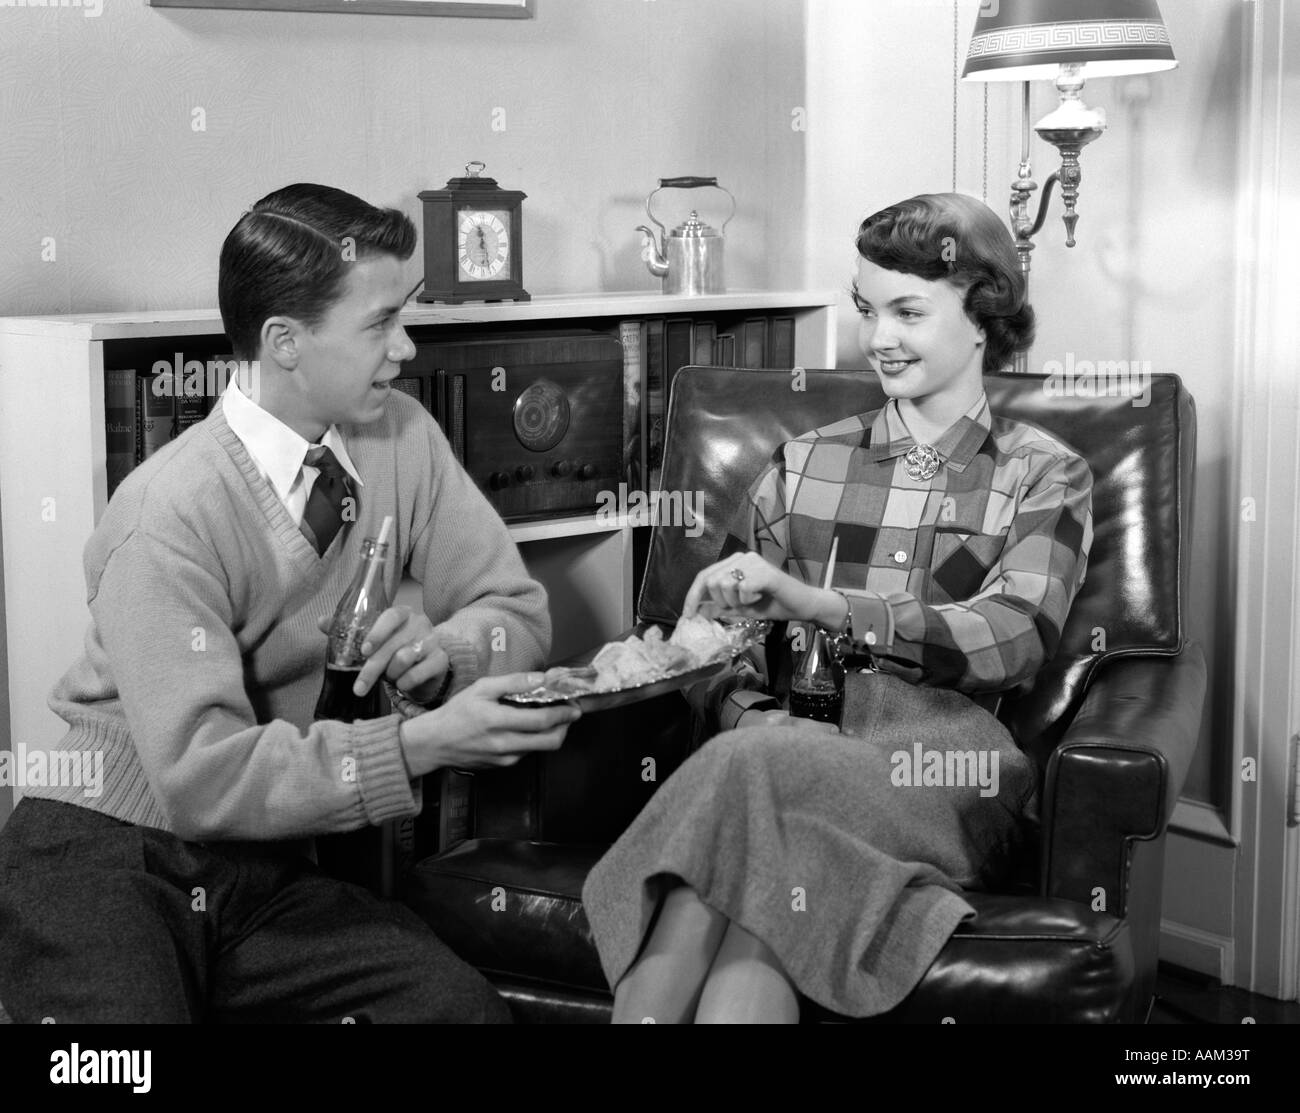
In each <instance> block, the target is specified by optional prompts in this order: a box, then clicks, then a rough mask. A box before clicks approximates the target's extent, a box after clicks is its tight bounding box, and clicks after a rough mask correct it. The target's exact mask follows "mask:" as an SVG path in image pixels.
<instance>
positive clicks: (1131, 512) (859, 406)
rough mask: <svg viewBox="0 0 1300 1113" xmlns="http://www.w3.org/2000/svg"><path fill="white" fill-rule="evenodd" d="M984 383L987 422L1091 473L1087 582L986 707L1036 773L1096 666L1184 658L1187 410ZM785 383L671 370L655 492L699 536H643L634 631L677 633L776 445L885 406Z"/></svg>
mask: <svg viewBox="0 0 1300 1113" xmlns="http://www.w3.org/2000/svg"><path fill="white" fill-rule="evenodd" d="M1085 381H1086V380H1085ZM984 384H985V390H986V391H987V393H988V398H989V404H990V407H991V408H992V410H993V412H994V413H995V414H997V415H999V416H1002V417H1007V418H1012V419H1014V420H1017V421H1024V422H1028V423H1030V424H1033V425H1037V426H1039V427H1040V428H1042V429H1045V430H1047V431H1048V432H1049V433H1052V434H1053V435H1055V436H1056V437H1058V438H1060V439H1061V440H1063V441H1065V443H1066V444H1068V445H1070V446H1071V447H1073V448H1074V449H1075V451H1077V452H1078V453H1079V454H1080V455H1081V456H1083V458H1084V459H1085V460H1087V462H1088V464H1089V466H1090V467H1091V469H1092V474H1093V507H1092V509H1093V544H1092V551H1091V555H1090V557H1089V560H1088V571H1087V579H1086V581H1085V583H1084V585H1083V588H1082V589H1081V590H1080V592H1079V594H1078V596H1077V597H1076V598H1075V601H1074V605H1073V607H1072V609H1071V611H1070V617H1069V619H1068V621H1067V623H1066V627H1065V630H1064V631H1063V633H1062V637H1061V643H1060V646H1059V647H1058V649H1057V652H1056V655H1055V657H1054V658H1053V659H1052V660H1051V661H1050V662H1048V663H1047V665H1046V666H1045V667H1044V668H1043V669H1042V670H1041V671H1040V672H1039V673H1038V675H1037V676H1036V677H1035V678H1034V679H1033V680H1032V681H1030V682H1028V683H1027V684H1025V685H1023V686H1022V687H1021V688H1019V689H1017V690H1016V691H1014V692H1009V693H1007V694H1006V695H1005V696H1004V698H1003V700H1002V705H1001V708H1000V710H999V717H1000V718H1001V719H1002V720H1003V722H1005V723H1006V725H1007V726H1008V728H1009V729H1010V730H1011V732H1012V734H1013V736H1014V737H1015V738H1016V740H1017V741H1018V742H1019V743H1020V745H1021V746H1022V747H1024V748H1026V749H1027V750H1029V751H1030V752H1032V753H1033V754H1034V756H1035V757H1037V758H1038V759H1039V760H1040V767H1041V765H1042V763H1043V762H1045V759H1046V755H1047V753H1049V752H1050V750H1051V749H1052V748H1053V747H1054V746H1055V743H1056V741H1057V739H1058V738H1059V735H1060V733H1061V731H1063V730H1064V728H1065V726H1067V725H1068V724H1069V721H1070V719H1071V718H1073V714H1074V711H1075V709H1076V708H1077V707H1078V704H1079V701H1080V700H1081V699H1082V698H1083V693H1084V690H1085V689H1086V686H1087V681H1088V677H1089V676H1090V675H1091V674H1092V672H1093V670H1094V669H1095V668H1097V667H1098V665H1100V664H1101V663H1102V662H1103V661H1105V660H1106V659H1108V658H1110V657H1118V656H1127V655H1131V654H1155V655H1173V654H1176V653H1178V652H1180V651H1181V649H1182V646H1183V639H1184V626H1183V623H1184V614H1185V612H1186V604H1187V584H1188V556H1189V552H1190V549H1189V538H1190V531H1191V504H1192V503H1191V500H1192V476H1193V464H1194V461H1195V453H1196V414H1195V407H1194V404H1193V401H1192V398H1191V395H1190V394H1188V392H1187V391H1186V389H1185V388H1184V387H1183V384H1182V382H1181V380H1180V379H1179V378H1178V376H1177V375H1171V374H1157V375H1152V376H1150V388H1149V391H1148V392H1147V393H1145V394H1144V395H1140V396H1137V397H1132V396H1125V395H1121V394H1113V395H1110V396H1104V397H1079V396H1077V395H1078V394H1079V393H1081V391H1079V390H1078V389H1076V390H1074V391H1073V392H1072V393H1073V394H1074V395H1076V396H1066V397H1063V396H1061V394H1062V391H1061V390H1059V389H1056V386H1055V384H1054V383H1052V382H1051V381H1050V380H1049V377H1048V376H1046V375H1017V374H1014V373H1011V372H1004V373H999V374H991V375H986V376H985V377H984ZM794 385H795V382H794V380H793V379H792V377H791V372H789V371H751V370H739V369H735V368H722V367H685V368H682V370H681V371H679V372H678V373H677V375H676V376H675V377H674V379H673V383H672V395H671V399H670V402H669V409H668V426H667V430H666V434H665V443H664V464H663V474H662V478H661V481H660V489H661V491H662V492H664V493H665V494H668V495H672V494H674V493H680V495H682V496H689V497H692V498H694V499H695V500H696V501H695V502H694V504H693V505H694V506H696V507H697V508H699V513H700V517H701V518H702V526H703V528H702V530H701V529H700V527H699V525H698V524H697V525H695V526H690V525H689V524H685V525H684V524H682V522H681V519H680V518H679V519H678V524H675V525H663V524H661V525H656V527H655V531H654V535H653V538H652V540H651V544H650V554H649V558H648V561H647V565H646V572H645V578H644V581H643V583H642V589H641V596H640V600H639V604H638V608H637V610H638V615H639V617H640V619H641V620H642V621H645V622H661V623H667V624H670V625H671V624H672V623H675V622H676V621H677V618H678V617H679V615H680V613H681V604H682V601H683V599H684V598H685V596H686V591H687V589H688V588H689V587H690V584H691V581H692V580H693V579H694V578H695V575H696V573H697V572H699V571H700V569H702V568H704V567H705V566H707V565H708V564H710V563H712V562H713V561H714V560H716V559H717V556H718V553H719V551H720V549H721V547H722V542H723V539H724V537H725V535H726V532H727V528H728V527H729V526H730V524H731V521H732V517H733V515H734V514H735V512H736V509H737V508H738V507H739V506H740V504H741V500H742V498H743V497H744V494H745V492H746V491H747V490H748V488H749V485H750V483H751V482H752V481H753V480H754V478H755V477H756V476H757V475H758V473H759V472H760V471H761V470H762V469H763V468H764V467H765V466H766V465H767V463H768V462H769V460H770V459H771V456H772V453H773V452H774V451H775V449H776V447H777V446H778V445H779V444H780V443H781V442H783V441H786V440H789V439H791V438H793V437H797V436H799V435H800V434H802V433H806V432H808V431H809V430H811V429H816V428H818V427H819V426H822V425H828V424H830V423H831V422H833V421H837V420H839V419H840V418H843V417H846V416H849V415H851V414H858V413H866V412H870V411H872V410H877V409H879V408H880V407H882V406H883V405H884V404H885V402H886V401H887V396H886V395H885V393H884V392H883V391H882V390H881V388H880V384H879V381H878V380H877V377H876V375H875V373H874V372H870V371H807V372H805V375H804V381H803V383H802V385H803V387H804V388H805V389H802V390H796V389H793V386H794ZM1079 385H1082V384H1079ZM1099 385H1100V386H1101V387H1103V388H1104V386H1105V384H1104V382H1102V383H1100V384H1099ZM1094 393H1096V392H1094ZM1143 403H1145V404H1143ZM661 497H662V496H661ZM697 532H698V533H699V536H696V537H691V536H688V534H691V533H697Z"/></svg>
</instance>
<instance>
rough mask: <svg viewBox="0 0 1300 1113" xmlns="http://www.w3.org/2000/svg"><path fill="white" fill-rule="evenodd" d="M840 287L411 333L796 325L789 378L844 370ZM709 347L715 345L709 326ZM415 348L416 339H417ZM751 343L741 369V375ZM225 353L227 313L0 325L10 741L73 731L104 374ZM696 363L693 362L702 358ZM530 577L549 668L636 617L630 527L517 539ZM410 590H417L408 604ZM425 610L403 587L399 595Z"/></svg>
mask: <svg viewBox="0 0 1300 1113" xmlns="http://www.w3.org/2000/svg"><path fill="white" fill-rule="evenodd" d="M839 296H840V295H839V294H838V293H837V292H835V291H813V292H809V291H799V292H791V291H785V292H782V291H775V292H767V291H762V292H738V293H731V294H719V295H710V296H704V297H685V296H665V295H662V294H645V293H637V294H592V295H582V296H541V297H536V298H534V299H533V300H532V301H530V302H525V303H521V304H516V303H500V304H483V305H458V306H440V305H413V306H408V307H407V308H406V309H404V310H403V313H402V322H403V324H404V325H405V326H406V327H407V328H419V329H421V331H422V333H423V334H425V335H436V336H437V337H439V338H442V337H444V336H445V337H454V336H455V335H456V334H457V332H458V330H459V331H462V332H463V331H465V330H469V329H472V330H474V331H475V332H477V333H481V332H482V331H484V330H485V329H486V330H490V331H496V330H498V329H500V330H501V331H502V332H503V334H505V333H509V332H510V330H512V329H520V328H525V327H526V328H530V329H536V328H539V327H545V326H549V325H552V324H557V323H562V324H566V325H573V326H575V327H584V328H599V329H604V330H607V331H610V332H611V333H612V334H613V335H618V332H619V326H620V324H621V323H624V322H627V321H629V320H639V321H651V320H660V319H662V320H665V321H667V320H669V319H686V318H690V319H692V320H704V321H707V322H710V323H714V324H716V325H717V326H718V332H719V333H720V334H723V335H725V334H726V329H727V328H729V327H730V325H731V324H732V323H740V324H744V323H745V322H746V321H748V320H749V319H750V315H769V317H770V316H773V315H775V316H778V317H782V318H789V319H791V320H793V322H794V331H793V337H792V338H790V345H791V350H792V352H793V360H792V361H788V360H784V354H788V353H783V354H782V358H783V360H784V361H785V362H791V365H792V366H803V367H833V366H834V365H835V343H836V304H837V302H838V300H839ZM704 335H706V336H707V335H708V332H707V330H705V331H704ZM418 342H419V341H418V340H417V343H418ZM745 342H746V341H742V336H741V335H739V334H738V335H737V351H736V361H737V362H738V363H740V364H741V365H744V355H745V352H744V348H743V343H745ZM172 344H175V345H176V346H177V347H178V348H179V349H181V350H185V351H187V352H188V351H190V350H196V351H197V350H211V351H212V352H216V351H217V350H218V348H220V347H221V346H222V345H223V344H224V336H223V333H222V326H221V318H220V314H219V313H218V312H217V311H216V310H215V309H197V310H153V311H141V312H137V313H97V314H78V315H70V316H52V317H6V318H0V515H2V518H0V521H2V524H3V536H4V547H3V556H4V631H3V632H4V637H5V639H6V645H7V648H8V678H7V680H8V686H9V701H10V715H9V723H8V724H7V726H8V728H9V739H10V741H9V742H8V743H5V745H8V746H12V744H13V743H16V742H19V741H21V742H24V743H26V744H27V746H28V747H31V748H47V749H48V748H53V747H55V746H56V745H57V743H58V740H59V739H60V737H61V736H62V734H63V730H64V724H63V722H62V720H60V719H58V718H57V717H56V716H55V715H54V714H53V713H52V712H51V711H50V710H49V709H48V708H47V707H46V704H45V700H46V697H47V695H48V694H49V691H50V689H51V688H52V687H53V685H54V683H55V682H56V681H57V680H58V678H59V677H60V676H61V675H62V673H63V672H64V671H65V670H66V669H67V668H68V666H69V665H70V664H71V663H72V661H73V660H74V659H75V658H76V656H77V654H78V653H79V652H80V651H81V647H82V641H83V638H84V636H85V632H86V625H87V620H88V612H87V609H86V601H85V580H84V576H83V573H82V568H81V557H82V550H83V549H84V547H85V544H86V542H87V541H88V540H89V538H90V535H91V533H92V531H93V530H94V528H95V524H96V523H97V522H98V521H99V518H100V515H101V514H102V513H103V512H104V508H105V507H106V505H107V503H108V479H107V472H106V453H107V447H106V428H105V426H106V420H105V371H106V368H112V367H115V366H121V365H122V364H121V353H122V352H124V351H127V350H131V351H136V350H138V351H142V352H143V351H147V350H156V351H158V352H159V353H162V354H160V355H159V356H157V357H155V358H163V357H164V356H165V357H167V358H170V356H171V351H170V350H168V349H169V346H170V345H172ZM696 354H697V353H696V352H695V351H694V350H693V351H692V352H691V353H690V358H689V359H687V362H688V363H694V362H697V360H696V358H695V357H696ZM510 532H511V536H512V537H513V538H514V540H515V542H516V544H518V545H519V547H520V552H521V553H522V555H523V557H524V560H525V563H526V564H527V565H528V567H529V569H530V571H531V573H532V574H533V575H534V576H535V577H536V578H537V579H539V580H540V581H541V582H542V583H543V584H545V585H546V587H547V589H548V591H549V592H550V595H551V603H552V617H553V619H554V625H555V633H556V637H555V645H554V648H553V653H552V656H553V659H557V660H558V659H561V658H563V657H567V656H571V655H573V654H575V653H580V652H582V651H583V650H585V649H589V648H591V647H593V646H595V645H598V644H600V643H601V642H603V641H606V640H608V639H609V638H610V637H613V636H615V635H616V634H618V633H619V632H621V631H622V630H625V629H626V628H627V627H628V626H629V625H631V623H632V620H633V605H634V601H633V595H632V587H633V541H634V537H633V535H634V533H635V532H636V530H635V527H634V526H633V524H632V523H631V522H629V521H628V520H627V519H626V518H617V517H600V516H597V515H594V514H586V515H578V516H566V517H557V518H554V519H551V520H548V521H542V522H527V523H523V524H516V525H512V526H511V527H510ZM412 593H413V594H412ZM411 597H413V598H415V599H416V600H418V597H419V596H418V586H417V585H415V584H413V583H407V584H406V585H404V587H403V590H402V592H401V593H399V599H401V600H403V601H409V598H411Z"/></svg>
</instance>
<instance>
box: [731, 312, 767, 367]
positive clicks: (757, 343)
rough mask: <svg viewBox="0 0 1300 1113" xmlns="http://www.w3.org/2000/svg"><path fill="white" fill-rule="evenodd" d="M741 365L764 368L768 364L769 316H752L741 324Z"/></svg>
mask: <svg viewBox="0 0 1300 1113" xmlns="http://www.w3.org/2000/svg"><path fill="white" fill-rule="evenodd" d="M739 347H740V351H739V353H738V354H739V355H740V361H741V362H740V365H741V366H742V367H750V368H755V369H758V368H762V367H766V366H767V318H766V317H751V318H750V319H749V320H748V321H746V322H745V323H744V324H743V325H741V326H740V338H739Z"/></svg>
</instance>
